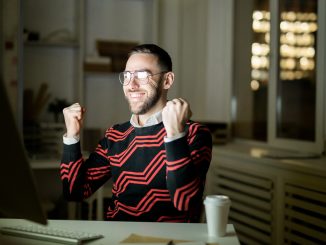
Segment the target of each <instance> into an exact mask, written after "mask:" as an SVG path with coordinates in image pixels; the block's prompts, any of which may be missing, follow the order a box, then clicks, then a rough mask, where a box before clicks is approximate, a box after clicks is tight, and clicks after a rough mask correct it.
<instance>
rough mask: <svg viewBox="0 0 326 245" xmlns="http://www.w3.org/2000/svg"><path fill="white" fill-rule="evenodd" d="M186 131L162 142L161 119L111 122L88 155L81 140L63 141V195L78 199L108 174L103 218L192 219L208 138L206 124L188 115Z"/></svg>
mask: <svg viewBox="0 0 326 245" xmlns="http://www.w3.org/2000/svg"><path fill="white" fill-rule="evenodd" d="M186 132H187V133H186V136H184V137H182V138H180V139H177V140H174V141H172V142H168V143H166V142H164V137H165V136H166V132H165V128H164V126H163V123H162V122H161V123H159V124H156V125H154V126H149V127H142V128H136V127H133V126H132V125H131V124H130V122H126V123H124V124H119V125H115V126H113V127H111V128H109V129H108V130H107V131H106V133H105V137H104V138H103V139H102V140H100V141H99V144H98V146H97V148H96V150H95V151H94V152H93V153H91V154H90V156H89V158H88V159H87V160H84V158H83V157H82V154H81V150H80V143H76V144H73V145H64V151H63V157H62V162H61V166H60V174H61V180H62V183H63V194H64V196H65V197H66V198H67V199H68V200H75V201H80V200H83V199H85V198H87V197H89V196H90V195H92V194H93V193H94V192H95V191H96V190H97V189H98V188H100V187H101V186H102V185H103V184H104V183H105V182H106V181H107V180H108V179H109V178H112V180H113V189H112V193H113V195H112V200H111V201H110V204H109V207H108V210H106V218H107V219H108V220H120V221H158V222H197V221H198V220H199V215H200V212H201V207H202V195H203V190H204V185H205V179H206V173H207V170H208V168H209V164H210V161H211V151H212V138H211V134H210V132H209V130H208V128H206V127H205V126H203V125H200V124H198V123H195V122H192V121H190V122H188V123H187V124H186Z"/></svg>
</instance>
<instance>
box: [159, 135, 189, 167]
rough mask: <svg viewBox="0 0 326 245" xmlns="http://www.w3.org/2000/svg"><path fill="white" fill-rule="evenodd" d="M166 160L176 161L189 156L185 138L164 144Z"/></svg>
mask: <svg viewBox="0 0 326 245" xmlns="http://www.w3.org/2000/svg"><path fill="white" fill-rule="evenodd" d="M165 150H166V159H167V161H168V162H169V161H176V160H179V159H181V158H184V157H188V156H189V154H190V153H189V146H188V142H187V137H186V136H184V137H182V138H179V139H176V140H173V141H171V142H165Z"/></svg>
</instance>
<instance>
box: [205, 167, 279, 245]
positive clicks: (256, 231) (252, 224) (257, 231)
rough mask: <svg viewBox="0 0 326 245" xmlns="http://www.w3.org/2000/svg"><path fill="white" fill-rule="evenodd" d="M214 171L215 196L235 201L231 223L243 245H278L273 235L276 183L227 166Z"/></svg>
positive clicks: (231, 212)
mask: <svg viewBox="0 0 326 245" xmlns="http://www.w3.org/2000/svg"><path fill="white" fill-rule="evenodd" d="M212 171H213V173H212V178H211V184H212V185H213V189H214V192H215V193H216V194H223V195H227V196H229V197H230V198H231V201H232V204H231V209H230V214H229V223H232V224H233V225H234V227H235V230H236V232H237V235H238V237H239V240H240V243H241V244H250V245H252V244H259V245H261V244H275V243H274V242H273V235H272V234H273V225H272V224H273V215H272V214H273V213H274V212H273V208H274V207H273V196H274V195H273V194H274V184H273V181H272V179H269V178H267V177H261V176H260V175H259V174H253V173H251V172H245V171H244V170H235V169H233V168H232V169H231V168H227V167H224V166H218V167H215V168H213V169H212Z"/></svg>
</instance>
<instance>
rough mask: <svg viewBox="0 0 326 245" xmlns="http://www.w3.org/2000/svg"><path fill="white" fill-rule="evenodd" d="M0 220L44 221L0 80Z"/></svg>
mask: <svg viewBox="0 0 326 245" xmlns="http://www.w3.org/2000/svg"><path fill="white" fill-rule="evenodd" d="M0 113H1V117H0V130H1V131H0V132H1V140H0V142H1V147H0V150H1V155H0V217H2V218H22V219H27V220H30V221H34V222H37V223H40V224H46V223H47V219H46V216H45V212H44V211H43V209H42V205H41V202H40V198H39V194H38V191H37V189H36V183H35V180H34V176H33V172H32V169H31V168H30V163H29V160H28V157H27V153H26V150H25V147H24V144H23V140H22V135H21V134H20V133H19V131H18V127H17V123H16V121H15V118H14V115H13V112H12V110H11V106H10V104H9V100H8V96H7V93H6V88H5V85H4V84H3V82H2V81H1V80H0Z"/></svg>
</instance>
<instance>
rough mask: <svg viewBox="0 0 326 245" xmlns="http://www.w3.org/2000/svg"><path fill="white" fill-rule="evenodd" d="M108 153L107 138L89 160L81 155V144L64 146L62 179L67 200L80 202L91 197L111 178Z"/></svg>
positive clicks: (61, 165)
mask: <svg viewBox="0 0 326 245" xmlns="http://www.w3.org/2000/svg"><path fill="white" fill-rule="evenodd" d="M107 151H108V148H107V139H106V138H103V139H102V140H101V141H100V142H99V144H98V146H97V148H96V149H95V151H94V152H92V153H91V154H90V155H89V158H88V159H87V160H84V158H83V156H82V154H81V147H80V142H78V143H76V144H72V145H64V146H63V156H62V161H61V164H60V177H61V181H62V187H63V195H64V197H65V198H66V199H67V200H74V201H80V200H83V199H85V198H87V197H89V196H90V195H92V194H93V193H94V192H95V191H96V190H97V189H98V188H100V187H101V186H102V185H103V184H104V183H105V182H106V181H107V180H108V179H109V178H110V177H111V169H110V165H109V162H108V159H107V155H106V153H107Z"/></svg>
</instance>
